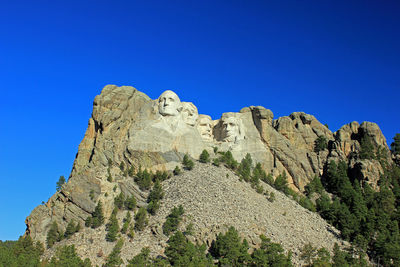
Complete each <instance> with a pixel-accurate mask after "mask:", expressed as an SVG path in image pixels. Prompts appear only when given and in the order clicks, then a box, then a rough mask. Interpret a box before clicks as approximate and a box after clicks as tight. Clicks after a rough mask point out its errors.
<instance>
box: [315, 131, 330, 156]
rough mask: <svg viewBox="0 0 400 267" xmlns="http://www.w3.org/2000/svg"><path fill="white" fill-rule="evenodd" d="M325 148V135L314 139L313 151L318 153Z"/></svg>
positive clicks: (326, 145)
mask: <svg viewBox="0 0 400 267" xmlns="http://www.w3.org/2000/svg"><path fill="white" fill-rule="evenodd" d="M327 148H328V141H327V140H326V138H325V136H323V135H320V136H318V138H317V139H315V142H314V151H315V152H317V153H318V152H320V151H322V150H324V149H327Z"/></svg>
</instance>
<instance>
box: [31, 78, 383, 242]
mask: <svg viewBox="0 0 400 267" xmlns="http://www.w3.org/2000/svg"><path fill="white" fill-rule="evenodd" d="M366 135H368V136H369V137H370V138H371V139H372V141H373V143H374V145H375V147H376V148H377V149H378V147H379V148H380V149H383V150H382V151H384V153H382V155H384V156H385V157H386V156H387V157H389V158H390V154H389V153H388V151H389V150H388V148H387V145H386V140H385V138H384V136H383V135H382V133H381V131H380V129H379V127H378V126H377V125H376V124H374V123H369V122H365V123H362V124H361V125H359V124H358V123H356V122H353V123H350V124H348V125H345V126H343V127H342V128H341V129H339V130H338V131H337V132H336V133H332V132H331V131H330V130H329V129H328V128H327V127H325V126H324V125H322V124H321V123H320V122H318V120H317V119H316V118H315V117H314V116H312V115H308V114H305V113H303V112H295V113H292V114H291V115H290V116H287V117H281V118H278V119H276V120H274V115H273V113H272V111H270V110H268V109H266V108H264V107H261V106H250V107H245V108H243V109H242V110H241V111H240V112H237V113H236V112H229V113H224V114H223V115H222V116H221V118H220V119H218V120H212V119H211V118H210V117H209V116H207V115H203V114H200V115H199V114H198V111H197V108H196V106H195V105H194V104H193V103H190V102H182V101H181V100H180V99H179V97H178V96H177V95H176V94H175V93H174V92H172V91H165V92H164V93H163V94H161V95H160V97H159V98H158V99H156V100H152V99H150V98H149V97H148V96H147V95H145V94H144V93H142V92H139V91H138V90H136V89H135V88H133V87H130V86H121V87H117V86H115V85H107V86H106V87H104V88H103V90H102V92H101V94H100V95H98V96H96V98H95V100H94V103H93V113H92V116H91V118H90V119H89V123H88V128H87V131H86V133H85V137H84V139H83V140H82V142H81V144H80V145H79V149H78V153H77V156H76V159H75V161H74V164H73V169H72V172H71V175H70V177H69V180H68V183H67V184H66V185H65V186H64V187H63V189H62V190H61V191H60V192H57V193H56V194H55V195H54V196H52V197H51V198H50V199H49V201H48V202H47V203H46V204H45V205H40V206H38V207H37V208H35V209H34V210H33V212H32V213H31V215H30V216H29V217H28V218H27V220H26V224H27V234H29V235H31V237H32V238H34V239H35V240H40V241H42V242H45V239H46V234H47V231H48V229H49V227H50V225H51V222H52V221H57V222H58V225H59V226H60V227H61V228H63V229H65V227H66V225H67V223H68V222H69V221H70V220H72V219H73V220H75V221H76V222H80V223H81V224H82V225H83V221H84V220H85V219H86V217H88V216H89V214H90V213H92V212H93V210H94V208H95V206H96V204H97V203H98V201H102V203H103V205H104V210H105V215H106V217H107V216H109V215H110V214H111V211H112V208H113V199H114V197H115V196H117V195H118V194H119V193H120V192H121V191H122V192H124V193H125V195H131V194H133V195H135V197H136V198H137V199H138V203H139V205H145V199H146V197H147V194H148V192H146V191H142V190H140V189H139V187H138V186H137V184H136V183H135V182H134V181H133V179H132V178H131V177H128V176H127V175H126V168H128V167H129V168H131V167H133V168H134V169H136V170H138V169H139V168H142V169H144V168H147V169H151V170H153V171H155V170H172V169H173V168H175V166H177V165H179V164H180V162H181V161H182V158H183V156H184V154H189V155H190V156H191V157H193V158H195V159H197V158H198V157H199V155H200V153H201V152H202V150H204V149H206V150H208V151H209V152H210V153H213V152H212V151H213V150H214V148H217V149H218V151H228V150H229V151H231V152H232V154H233V156H234V157H235V158H236V160H238V161H240V160H241V159H242V158H244V157H245V156H246V154H250V155H251V156H252V158H253V161H254V162H260V163H261V165H262V167H263V168H264V170H265V171H266V172H267V173H272V174H273V176H274V177H276V176H277V175H279V174H281V173H283V172H286V174H287V177H288V179H289V183H290V186H291V187H292V188H293V189H295V190H298V191H302V190H303V188H304V186H305V185H306V184H307V183H308V182H309V181H310V180H311V179H312V178H313V177H314V176H316V175H321V174H322V173H323V170H324V167H325V165H326V163H327V162H328V161H329V160H338V159H342V160H347V161H349V162H350V160H351V162H352V164H350V166H351V167H352V168H354V171H358V173H359V175H360V177H363V179H368V181H371V183H376V181H377V179H379V178H377V175H378V174H377V173H378V172H380V169H379V168H378V169H374V168H373V167H371V166H375V164H378V163H377V162H372V161H364V162H361V163H360V162H358V163H357V160H358V159H357V158H356V157H354V155H356V154H357V153H358V152H359V149H360V140H361V138H362V137H363V136H366ZM321 136H323V137H325V139H326V140H327V141H328V142H329V146H328V149H325V150H322V151H319V152H318V153H317V152H314V143H315V140H316V139H317V138H318V137H321ZM371 164H372V165H371ZM121 166H125V169H123V168H122V167H121ZM110 176H111V177H112V179H108V178H109V177H110ZM215 179H217V178H215ZM236 185H237V184H236V183H233V184H232V187H235V186H236ZM176 186H179V185H178V184H176ZM168 188H169V189H168V190H172V191H173V190H177V189H173V188H172V187H171V186H170V187H168ZM227 188H228V189H226V190H231V189H230V186H227ZM199 190H200V189H199ZM221 190H222V189H221ZM232 190H236V189H232ZM238 194H239V193H238ZM215 197H218V196H215ZM263 203H264V202H263ZM228 204H229V203H227V205H228ZM267 204H268V203H265V206H262V205H261V204H260V205H261V206H260V207H259V209H260V212H261V210H262V209H265V210H266V213H268V211H267V210H268V209H269V205H267ZM263 205H264V204H263ZM259 216H261V215H259ZM296 216H297V217H299V216H301V215H296ZM313 216H314V215H313ZM315 216H316V215H315ZM229 220H230V219H229V218H226V221H227V222H229ZM250 226H251V225H247V226H246V227H250ZM202 227H204V228H207V221H205V222H204V226H202ZM251 227H252V226H251ZM288 228H289V226H288ZM266 229H268V227H266ZM318 229H319V228H318ZM260 231H261V230H260ZM200 232H201V231H200ZM200 232H199V233H200ZM257 233H258V232H257ZM274 234H276V233H271V235H274ZM200 236H203V237H204V238H201V240H206V239H207V240H208V237H205V233H203V234H200ZM277 240H278V239H277ZM288 248H289V247H288Z"/></svg>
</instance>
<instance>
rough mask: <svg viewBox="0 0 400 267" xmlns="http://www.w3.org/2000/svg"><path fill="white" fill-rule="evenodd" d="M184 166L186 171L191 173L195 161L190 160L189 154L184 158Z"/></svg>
mask: <svg viewBox="0 0 400 267" xmlns="http://www.w3.org/2000/svg"><path fill="white" fill-rule="evenodd" d="M182 165H183V167H184V169H186V170H189V171H190V170H192V169H193V167H194V162H193V160H191V159H189V155H188V154H185V156H183V161H182Z"/></svg>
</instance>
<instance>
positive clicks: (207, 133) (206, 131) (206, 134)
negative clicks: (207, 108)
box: [197, 115, 213, 140]
mask: <svg viewBox="0 0 400 267" xmlns="http://www.w3.org/2000/svg"><path fill="white" fill-rule="evenodd" d="M197 129H198V130H199V133H200V135H201V137H203V138H204V139H206V140H212V139H213V136H212V120H211V117H210V116H207V115H199V119H198V123H197Z"/></svg>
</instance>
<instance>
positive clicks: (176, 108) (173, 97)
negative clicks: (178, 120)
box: [158, 90, 182, 116]
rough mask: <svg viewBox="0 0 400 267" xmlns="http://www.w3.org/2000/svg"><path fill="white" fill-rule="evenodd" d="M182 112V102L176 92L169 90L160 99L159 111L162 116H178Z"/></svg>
mask: <svg viewBox="0 0 400 267" xmlns="http://www.w3.org/2000/svg"><path fill="white" fill-rule="evenodd" d="M181 110H182V104H181V100H180V99H179V97H178V96H177V94H175V93H174V92H172V91H170V90H167V91H165V92H164V93H162V94H161V95H160V97H159V98H158V111H159V112H160V114H161V115H163V116H177V115H178V114H179V112H181Z"/></svg>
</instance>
